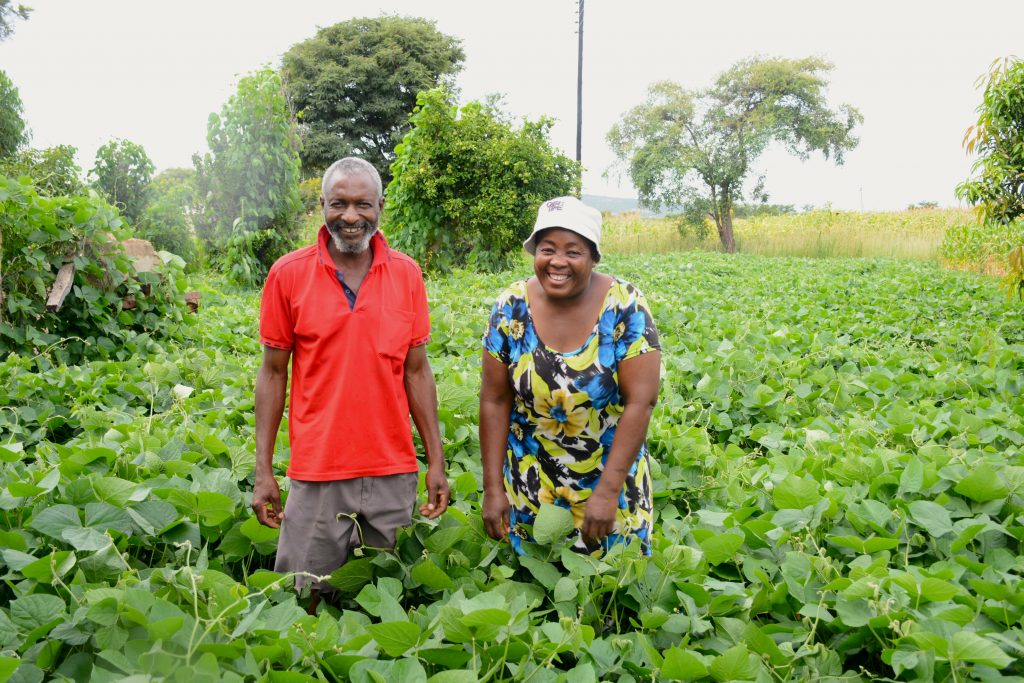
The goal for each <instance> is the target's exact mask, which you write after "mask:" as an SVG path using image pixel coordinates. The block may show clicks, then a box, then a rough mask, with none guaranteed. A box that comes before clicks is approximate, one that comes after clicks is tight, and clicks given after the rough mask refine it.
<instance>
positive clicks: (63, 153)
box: [0, 145, 85, 197]
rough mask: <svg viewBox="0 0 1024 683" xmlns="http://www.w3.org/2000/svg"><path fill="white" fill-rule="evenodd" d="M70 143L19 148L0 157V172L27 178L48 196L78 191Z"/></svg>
mask: <svg viewBox="0 0 1024 683" xmlns="http://www.w3.org/2000/svg"><path fill="white" fill-rule="evenodd" d="M77 151H78V150H77V149H75V148H74V147H72V146H71V145H57V146H56V147H47V148H46V149H21V150H18V151H17V152H15V153H14V154H12V155H11V156H9V157H7V158H6V159H3V160H2V161H0V175H5V176H8V177H10V178H28V179H29V181H30V182H31V183H32V186H33V187H34V188H35V189H36V191H38V192H39V193H40V194H44V195H46V196H48V197H55V196H57V195H71V194H82V193H83V192H84V190H85V185H83V184H82V169H81V168H79V166H78V164H76V163H75V152H77Z"/></svg>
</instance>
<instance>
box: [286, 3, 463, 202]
mask: <svg viewBox="0 0 1024 683" xmlns="http://www.w3.org/2000/svg"><path fill="white" fill-rule="evenodd" d="M464 58H465V54H464V53H463V51H462V47H461V46H460V41H459V40H458V39H456V38H453V37H451V36H448V35H445V34H443V33H441V32H440V31H438V30H437V28H436V27H435V24H434V22H432V21H428V20H427V19H420V18H415V17H377V18H374V19H370V18H363V19H352V20H351V21H345V22H341V23H338V24H334V25H333V26H328V27H326V28H322V29H320V30H319V31H318V32H317V34H316V36H314V37H313V38H310V39H308V40H305V41H303V42H301V43H298V44H296V45H294V46H292V48H291V49H290V50H288V51H287V52H286V53H285V54H284V58H283V62H282V69H281V73H282V76H283V78H284V82H285V84H286V85H287V89H288V96H289V98H290V100H291V104H292V107H293V108H294V111H295V112H296V115H297V117H298V120H299V122H300V134H301V136H302V168H303V172H304V174H305V175H307V176H312V175H320V174H321V173H322V172H323V170H324V169H326V168H327V167H328V166H329V165H331V164H332V163H333V162H334V161H335V160H337V159H340V158H342V157H345V156H359V157H362V158H364V159H366V160H367V161H369V162H370V163H371V164H373V165H374V166H376V167H377V170H378V171H379V172H380V174H381V176H382V177H383V180H384V183H385V184H387V182H388V180H389V178H390V174H389V171H388V167H389V166H390V165H391V162H392V161H394V147H395V145H396V144H398V142H399V141H400V140H401V139H402V135H404V134H405V132H406V131H408V130H409V125H408V119H409V113H410V112H411V111H412V109H413V107H414V106H415V105H416V94H417V93H419V92H420V91H422V90H428V89H430V88H433V87H436V86H438V85H446V86H449V87H450V86H451V85H452V82H453V79H454V75H455V74H456V73H457V72H458V71H459V70H460V69H461V68H462V60H463V59H464Z"/></svg>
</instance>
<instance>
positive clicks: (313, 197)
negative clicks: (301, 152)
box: [299, 178, 321, 216]
mask: <svg viewBox="0 0 1024 683" xmlns="http://www.w3.org/2000/svg"><path fill="white" fill-rule="evenodd" d="M320 190H321V179H320V178H306V179H305V180H303V181H302V182H301V183H299V196H300V197H301V198H302V210H303V211H305V212H306V215H307V216H308V215H311V214H313V213H315V212H316V211H318V210H319V209H320Z"/></svg>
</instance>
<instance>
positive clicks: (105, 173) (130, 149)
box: [89, 138, 153, 225]
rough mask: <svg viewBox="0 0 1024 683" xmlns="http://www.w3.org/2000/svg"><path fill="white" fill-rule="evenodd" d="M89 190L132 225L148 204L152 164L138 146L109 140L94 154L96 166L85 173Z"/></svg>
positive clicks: (132, 143) (129, 141) (140, 146)
mask: <svg viewBox="0 0 1024 683" xmlns="http://www.w3.org/2000/svg"><path fill="white" fill-rule="evenodd" d="M89 176H90V177H91V178H92V184H93V187H95V188H96V189H97V190H98V191H99V192H100V194H102V195H103V196H104V197H106V198H107V201H109V202H110V203H111V204H113V205H114V206H116V207H117V208H118V209H119V210H120V211H121V215H123V216H124V217H125V218H127V219H128V221H129V222H130V223H131V224H132V225H136V224H137V223H138V222H139V219H140V218H142V212H143V211H144V210H145V208H146V205H147V204H148V201H149V197H148V196H147V193H146V188H147V186H148V185H149V181H150V178H152V177H153V162H152V161H150V160H149V155H148V154H146V150H145V149H143V147H142V145H139V144H136V143H134V142H132V141H131V140H121V139H117V138H115V139H113V140H111V141H110V142H108V143H106V144H105V145H103V146H102V147H100V148H99V149H98V150H96V165H95V166H93V168H92V170H91V171H89Z"/></svg>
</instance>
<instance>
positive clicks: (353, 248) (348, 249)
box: [327, 226, 377, 254]
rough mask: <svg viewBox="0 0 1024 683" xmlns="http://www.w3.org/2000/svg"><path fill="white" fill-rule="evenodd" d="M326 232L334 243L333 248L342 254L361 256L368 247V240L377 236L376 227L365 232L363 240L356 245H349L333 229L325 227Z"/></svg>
mask: <svg viewBox="0 0 1024 683" xmlns="http://www.w3.org/2000/svg"><path fill="white" fill-rule="evenodd" d="M327 232H328V234H329V235H330V236H331V241H333V242H334V246H335V247H336V248H337V250H338V251H340V252H341V253H342V254H362V253H363V252H364V251H366V250H367V249H368V248H369V247H370V240H371V239H372V238H373V236H374V235H375V234H377V226H373V227H371V228H370V229H369V230H366V231H365V232H364V234H363V238H362V239H361V240H359V241H358V242H357V243H356V244H350V243H348V242H346V241H345V240H344V239H342V237H341V233H340V232H336V231H335V228H333V227H331V226H327Z"/></svg>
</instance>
